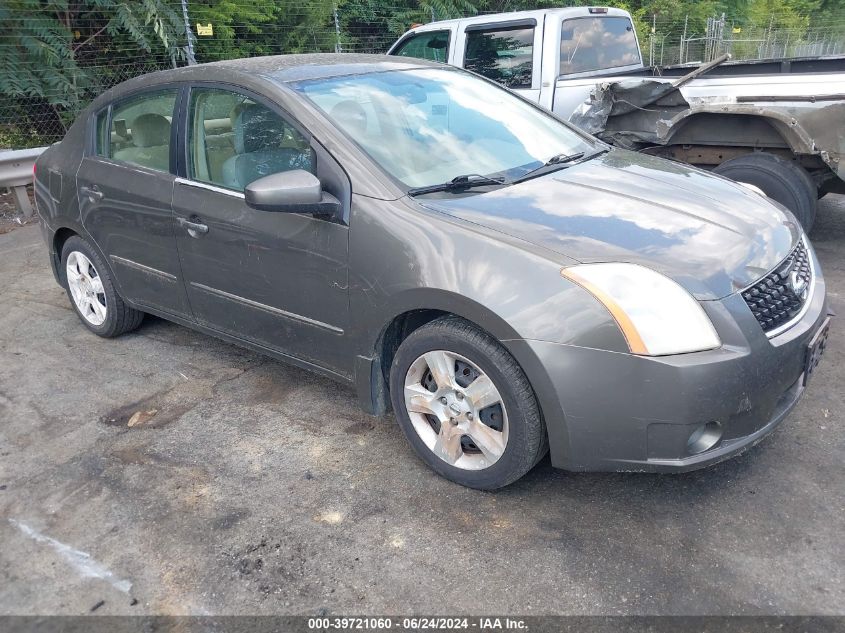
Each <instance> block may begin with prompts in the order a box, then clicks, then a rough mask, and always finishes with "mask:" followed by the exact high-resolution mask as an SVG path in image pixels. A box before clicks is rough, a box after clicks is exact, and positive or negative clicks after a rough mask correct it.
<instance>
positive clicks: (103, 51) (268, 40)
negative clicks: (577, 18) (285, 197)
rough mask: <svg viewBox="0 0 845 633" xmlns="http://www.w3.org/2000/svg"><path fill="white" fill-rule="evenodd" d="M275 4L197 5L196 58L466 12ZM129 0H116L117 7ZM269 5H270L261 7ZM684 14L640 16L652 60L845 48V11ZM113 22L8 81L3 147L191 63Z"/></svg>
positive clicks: (380, 33) (402, 26) (332, 41)
mask: <svg viewBox="0 0 845 633" xmlns="http://www.w3.org/2000/svg"><path fill="white" fill-rule="evenodd" d="M164 1H165V2H172V7H171V8H172V9H173V11H174V15H175V16H177V17H178V19H179V20H180V22H181V21H182V20H183V14H182V4H181V2H178V1H177V0H164ZM262 2H263V3H264V5H262V4H261V3H262ZM274 4H276V5H278V3H275V2H274V0H249V1H248V2H243V3H242V6H243V13H242V14H241V13H239V14H238V15H239V19H240V20H242V21H241V22H239V23H231V22H215V20H214V18H213V17H210V16H209V14H208V13H207V12H206V13H205V14H202V10H203V9H202V7H203V6H207V5H200V4H199V3H197V4H196V5H188V22H189V24H190V27H191V31H192V40H193V49H194V51H193V52H194V55H195V57H196V61H197V62H200V63H201V62H206V61H215V60H217V59H225V58H230V57H244V56H252V55H277V54H285V53H305V52H334V51H341V52H361V53H384V52H385V51H387V49H388V48H389V47H390V45H391V44H392V43H393V42H394V41H395V40H396V38H397V37H398V36H399V35H401V33H402V32H404V31H405V30H406V29H407V28H409V27H410V26H411V25H412V23H413V22H417V21H428V20H431V19H438V18H446V17H458V16H459V14H456V15H448V16H447V15H438V14H437V12H436V11H435V9H430V10H426V11H424V12H422V14H421V12H420V9H419V6H418V5H414V6H415V7H416V9H414V10H411V9H407V8H404V9H403V8H400V7H398V5H397V6H396V7H393V8H389V9H384V8H381V9H379V8H377V7H378V5H377V3H376V2H375V1H374V0H346V2H345V3H341V4H340V6H339V7H338V6H336V5H334V4H331V0H328V2H327V1H326V0H301V2H299V3H297V4H296V5H290V6H286V7H285V8H284V9H283V10H279V9H276V13H273V11H272V10H271V8H272V7H273V5H274ZM505 5H506V6H507V5H508V3H505ZM119 6H120V5H118V4H116V5H114V7H115V10H118V7H119ZM262 6H264V8H266V9H267V11H265V12H264V13H260V11H259V12H258V13H256V11H258V9H261V8H262ZM406 6H410V5H406ZM538 6H539V5H538ZM256 7H257V9H256ZM100 11H101V13H102V9H100ZM250 12H252V13H250ZM429 14H430V15H429ZM268 16H269V17H268ZM181 23H182V24H184V22H181ZM678 24H679V23H678V21H677V20H674V21H671V22H669V21H667V20H662V19H660V18H658V17H654V18H652V19H648V20H643V21H641V22H640V23H639V24H638V27H639V28H638V30H639V33H640V42H641V45H642V48H643V56H644V61H645V62H646V63H649V64H651V65H669V64H677V63H685V62H703V61H707V60H708V59H713V58H715V57H716V56H718V55H719V54H721V53H722V52H730V53H732V54H733V55H734V58H735V59H760V58H766V57H783V56H803V55H826V54H842V53H843V52H845V15H843V20H842V23H838V24H830V25H826V26H824V27H822V28H815V29H807V28H805V29H793V30H788V29H773V28H771V26H769V27H768V28H766V27H754V26H753V25H737V24H736V23H731V22H730V21H727V20H725V18H724V16H722V17H720V18H712V19H711V20H710V21H708V25H707V29H706V30H705V31H704V32H702V33H699V34H696V33H693V32H692V29H691V28H689V27H688V24H687V22H681V23H680V26H679V25H678ZM769 24H771V22H769ZM40 28H42V27H39V25H35V26H32V27H30V30H31V31H33V32H35V33H37V32H38V31H39V29H40ZM43 28H46V27H43ZM104 29H106V27H104V26H103V23H102V18H101V19H100V21H99V22H98V21H96V20H94V19H93V18H92V19H91V21H90V23H88V22H86V21H85V18H84V16H83V18H82V19H81V20H78V21H77V22H76V23H75V24H74V26H73V27H72V30H71V31H70V33H71V42H70V43H69V47H68V50H69V51H71V53H72V54H73V56H74V59H73V60H72V61H73V66H72V68H73V69H74V70H73V71H72V72H68V73H66V75H69V76H68V77H66V80H67V81H69V82H71V85H70V86H68V85H67V84H66V83H61V82H59V83H57V85H56V87H55V88H53V87H52V86H51V85H50V84H49V82H47V84H46V85H47V88H46V90H45V91H43V92H42V93H41V94H34V95H32V96H24V97H20V96H19V97H9V96H5V95H4V92H3V90H2V88H0V148H13V149H21V148H27V147H36V146H41V145H47V144H50V143H53V142H56V141H58V140H61V138H62V137H63V136H64V134H65V132H66V130H67V127H68V126H69V125H70V124H71V123H72V122H73V120H74V118H75V117H76V115H77V114H78V113H79V111H80V110H81V109H83V108H84V107H85V106H86V105H87V104H88V103H90V101H91V100H92V99H93V98H94V97H96V96H97V95H99V94H101V93H102V92H104V91H105V90H107V89H108V88H110V87H111V86H114V85H115V84H117V83H120V82H122V81H124V80H126V79H129V78H131V77H135V76H138V75H141V74H144V73H149V72H153V71H156V70H162V69H166V68H172V67H174V66H176V65H184V64H186V63H187V59H188V57H189V55H188V54H187V51H186V46H185V42H186V37H185V32H184V30H181V31H177V34H178V37H179V42H178V46H176V47H175V48H174V45H173V44H172V43H171V47H170V49H169V50H168V49H166V48H165V47H163V46H159V47H158V48H156V47H155V46H151V50H149V51H147V50H144V49H143V48H142V47H141V46H139V45H138V44H137V42H133V41H131V38H128V37H120V36H117V35H109V33H108V32H107V31H106V32H105V33H104ZM737 29H739V31H737ZM107 36H108V37H107ZM27 37H28V36H27V35H26V33H22V32H15V31H14V30H13V29H10V28H5V24H3V21H2V9H0V55H2V54H9V51H14V50H18V49H20V47H22V46H24V47H25V46H30V45H32V42H29V41H26V38H27ZM30 39H32V38H30ZM100 40H102V41H100ZM95 44H96V45H95ZM13 47H17V49H14V48H13ZM51 90H55V92H51Z"/></svg>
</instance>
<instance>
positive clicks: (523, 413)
mask: <svg viewBox="0 0 845 633" xmlns="http://www.w3.org/2000/svg"><path fill="white" fill-rule="evenodd" d="M441 354H442V355H443V357H442V358H446V359H447V361H446V362H447V365H441V367H447V366H448V363H450V362H451V361H449V360H448V359H454V366H453V369H454V371H452V369H447V370H445V371H437V370H435V371H434V372H432V370H431V367H430V366H431V365H437V364H439V363H440V361H437V360H436V361H435V362H431V361H430V360H428V359H430V358H433V359H437V358H441V357H439V356H437V355H441ZM426 372H427V373H426ZM435 373H436V374H438V375H442V376H446V375H447V374H448V375H451V378H440V379H437V378H434V374H435ZM451 379H454V381H455V382H454V384H451V385H449V384H445V383H448V382H449V381H450V380H451ZM479 380H480V381H481V382H477V381H479ZM441 383H444V384H441ZM480 385H481V386H487V387H488V388H487V389H485V390H482V389H481V387H480ZM489 385H492V389H491V388H489ZM422 389H425V390H426V391H425V392H423V391H422ZM494 392H495V393H494ZM420 394H421V395H420ZM460 394H465V395H460ZM479 394H484V395H481V396H480V397H479V398H478V399H477V400H475V402H473V400H474V398H475V396H478V395H479ZM390 397H391V402H392V404H393V410H394V412H395V413H396V418H397V420H398V422H399V426H400V427H401V428H402V431H403V432H404V434H405V436H406V437H407V438H408V441H409V442H410V443H411V445H412V446H413V448H414V450H415V451H416V452H417V454H418V455H419V456H420V457H421V458H422V460H423V461H424V462H425V463H426V464H428V466H430V467H431V468H432V469H433V470H434V471H435V472H437V473H438V474H440V475H442V476H443V477H445V478H446V479H449V480H451V481H453V482H455V483H458V484H461V485H463V486H467V487H470V488H477V489H480V490H495V489H497V488H501V487H503V486H506V485H508V484H510V483H512V482H514V481H516V480H517V479H519V478H520V477H522V476H523V475H525V474H526V473H527V472H528V471H529V470H531V469H532V468H533V467H534V466H535V465H536V464H537V462H539V461H540V459H542V458H543V456H544V455H545V454H546V452H547V451H548V439H547V435H546V427H545V424H544V422H543V418H542V415H541V413H540V408H539V406H538V404H537V398H536V396H535V395H534V390H533V389H532V388H531V384H530V383H529V382H528V378H527V377H526V376H525V373H524V372H523V371H522V368H521V367H520V366H519V364H518V363H517V362H516V360H514V358H513V357H512V356H511V355H510V354H509V353H508V351H507V350H506V349H505V348H504V347H502V345H501V344H500V343H499V342H498V341H496V339H494V338H493V337H492V336H490V335H489V334H487V333H486V332H484V331H482V330H481V329H479V328H478V327H476V326H475V325H473V324H471V323H470V322H468V321H466V320H464V319H461V318H458V317H451V316H449V317H442V318H439V319H436V320H434V321H431V322H430V323H428V324H426V325H423V326H422V327H420V328H418V329H417V330H414V331H413V332H412V333H411V334H410V335H409V336H408V337H407V338H406V339H405V340H404V341H403V342H402V344H401V345H400V346H399V349H398V350H397V352H396V355H395V357H394V359H393V363H392V364H391V368H390ZM497 397H499V400H498V403H496V402H494V401H495V400H496V398H497ZM416 398H419V400H417V399H416ZM444 399H446V400H444ZM447 400H448V401H449V402H450V404H449V406H451V405H456V407H464V408H465V409H466V411H464V412H462V413H455V415H456V416H457V417H455V418H453V419H452V420H451V421H449V420H448V419H447V418H446V417H445V416H451V415H453V410H451V409H449V408H447V405H446V401H447ZM488 402H492V403H493V404H487V403H488ZM419 403H421V404H419ZM429 404H430V405H431V408H432V409H433V410H434V409H436V410H437V411H440V412H441V415H440V417H439V418H438V415H435V414H432V413H423V412H421V411H426V410H428V408H429ZM476 404H478V405H479V406H481V405H484V407H483V408H476V407H475V405H476ZM438 407H440V408H438ZM443 412H445V414H443ZM473 413H474V415H473ZM497 415H498V418H497ZM412 416H413V417H412ZM444 429H445V431H444ZM464 431H466V434H464V433H463V432H464ZM445 432H448V433H449V437H450V438H452V439H449V440H443V437H444V436H443V433H445ZM456 435H457V436H459V441H458V445H459V447H458V448H457V449H455V450H452V448H447V449H444V446H446V445H447V444H448V446H450V447H455V441H454V437H455V436H456ZM432 438H434V439H433V442H434V445H432ZM485 445H486V446H485ZM444 453H450V456H449V458H448V459H449V460H451V461H447V457H444V456H442V455H443V454H444ZM455 456H457V460H455V459H454V458H455Z"/></svg>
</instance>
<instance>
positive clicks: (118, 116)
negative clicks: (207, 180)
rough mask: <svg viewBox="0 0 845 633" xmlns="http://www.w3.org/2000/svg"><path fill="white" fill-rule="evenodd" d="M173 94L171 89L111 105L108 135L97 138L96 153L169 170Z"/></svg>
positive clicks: (126, 161) (174, 95)
mask: <svg viewBox="0 0 845 633" xmlns="http://www.w3.org/2000/svg"><path fill="white" fill-rule="evenodd" d="M176 94H177V91H176V90H175V89H172V90H162V91H157V92H149V93H145V94H143V95H139V96H137V97H131V98H129V99H126V100H125V101H121V102H119V103H117V104H115V105H113V106H112V114H111V121H110V125H109V133H108V135H107V136H106V137H105V138H104V137H100V139H99V141H98V146H100V147H99V148H98V149H99V151H98V153H102V155H104V156H107V157H108V158H113V159H115V160H119V161H123V162H124V163H131V164H133V165H139V166H141V167H147V168H149V169H155V170H158V171H169V170H170V128H171V125H172V123H173V110H174V108H175V107H176ZM103 145H107V147H102V146H103Z"/></svg>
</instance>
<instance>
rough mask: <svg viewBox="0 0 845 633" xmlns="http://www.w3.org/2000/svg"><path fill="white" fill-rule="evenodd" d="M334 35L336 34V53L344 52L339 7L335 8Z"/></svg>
mask: <svg viewBox="0 0 845 633" xmlns="http://www.w3.org/2000/svg"><path fill="white" fill-rule="evenodd" d="M334 36H335V43H334V52H335V53H342V52H343V46H341V44H340V20H339V19H338V17H337V7H335V8H334Z"/></svg>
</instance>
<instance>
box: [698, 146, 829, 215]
mask: <svg viewBox="0 0 845 633" xmlns="http://www.w3.org/2000/svg"><path fill="white" fill-rule="evenodd" d="M713 171H714V172H715V173H717V174H720V175H722V176H725V177H726V178H730V179H731V180H736V181H737V182H745V183H748V184H750V185H754V186H755V187H758V188H759V189H761V190H762V191H763V193H765V194H766V195H767V196H768V197H769V198H771V199H772V200H776V201H777V202H780V203H781V204H782V205H783V206H785V207H786V208H787V209H789V210H790V211H792V214H793V215H794V216H795V218H796V219H797V220H798V221H799V222H800V223H801V226H803V227H804V230H805V231H809V230H810V229H811V228H812V226H813V222H814V221H815V219H816V203H817V200H818V187H816V184H815V183H814V182H813V179H812V178H811V177H810V174H808V173H807V170H806V169H804V168H803V167H801V165H799V164H798V163H796V162H795V161H791V160H787V159H785V158H781V157H780V156H775V155H774V154H767V153H765V152H754V153H753V154H746V155H744V156H739V157H737V158H732V159H731V160H726V161H725V162H724V163H722V164H721V165H719V166H718V167H716V168H715V169H714V170H713Z"/></svg>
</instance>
